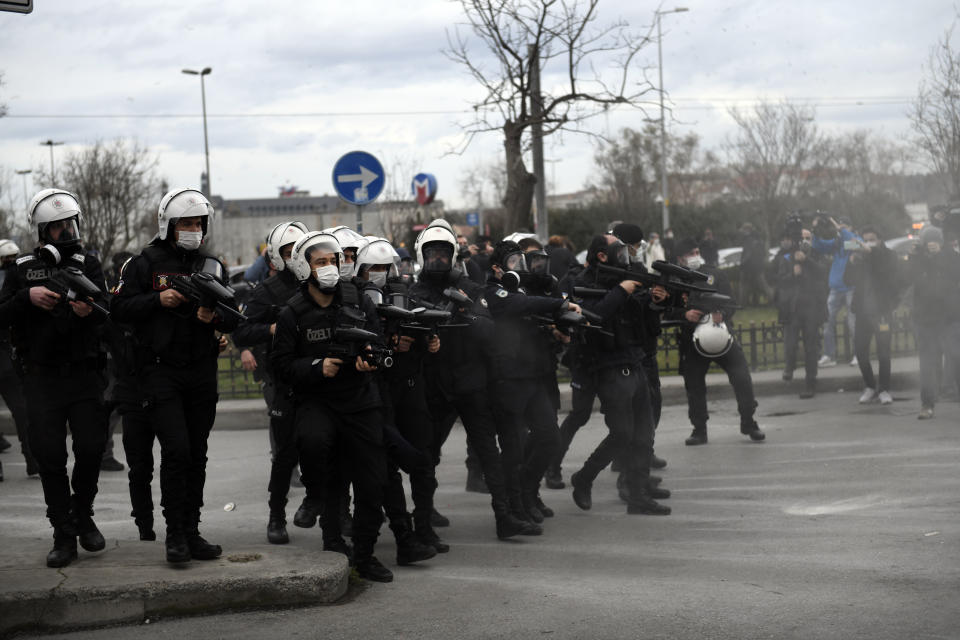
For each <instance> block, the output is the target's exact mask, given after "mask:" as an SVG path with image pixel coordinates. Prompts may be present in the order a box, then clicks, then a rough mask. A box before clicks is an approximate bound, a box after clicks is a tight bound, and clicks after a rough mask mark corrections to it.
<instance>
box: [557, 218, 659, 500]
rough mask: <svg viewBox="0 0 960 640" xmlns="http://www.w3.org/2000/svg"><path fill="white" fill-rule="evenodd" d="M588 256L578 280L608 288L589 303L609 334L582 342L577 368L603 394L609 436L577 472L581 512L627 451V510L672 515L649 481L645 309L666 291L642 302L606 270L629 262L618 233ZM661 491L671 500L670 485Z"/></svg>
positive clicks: (633, 284) (632, 285)
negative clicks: (599, 482) (612, 465)
mask: <svg viewBox="0 0 960 640" xmlns="http://www.w3.org/2000/svg"><path fill="white" fill-rule="evenodd" d="M587 261H588V266H587V268H586V270H584V271H583V273H581V274H580V275H579V276H578V277H577V279H576V280H575V281H574V283H575V284H576V285H577V286H581V287H597V288H602V289H605V290H606V293H605V294H604V295H603V296H602V297H601V296H592V297H587V298H584V301H583V305H584V308H585V309H588V310H590V311H592V312H593V313H596V314H597V315H599V316H600V317H601V318H602V326H603V329H604V330H605V331H606V333H604V334H598V333H591V334H590V335H589V336H587V340H586V342H585V343H584V344H582V345H579V348H578V352H577V357H578V365H577V366H578V369H579V370H580V371H581V376H583V377H584V378H586V379H587V384H589V385H590V387H591V388H593V389H595V390H596V393H597V396H598V397H599V398H600V409H601V411H602V413H603V417H604V422H605V423H606V425H607V428H608V429H609V434H608V435H607V436H606V437H605V438H604V439H603V441H602V442H601V443H600V444H599V445H598V446H597V448H596V449H595V450H594V452H593V453H592V454H590V457H589V458H587V460H586V461H585V462H584V464H583V467H582V468H581V469H580V470H579V471H577V472H575V473H574V474H572V475H571V476H570V484H571V485H573V500H574V502H575V503H576V505H577V506H578V507H580V508H581V509H584V510H589V509H590V508H591V507H592V505H593V498H592V487H593V481H594V480H595V479H596V477H597V475H599V473H600V471H602V470H603V469H604V468H606V466H607V465H608V464H610V462H612V461H613V459H614V457H615V456H620V459H621V465H622V472H623V474H624V482H623V484H624V489H625V491H624V493H625V495H624V497H626V498H627V513H629V514H646V515H669V514H670V508H669V507H667V506H664V505H661V504H659V503H658V502H657V501H656V500H655V499H654V497H653V495H652V492H653V491H654V489H653V487H652V486H651V482H650V465H651V458H652V456H653V440H654V415H653V406H652V403H651V400H650V389H649V386H648V383H647V379H646V374H645V372H644V367H643V359H644V352H643V344H644V342H645V339H646V337H645V332H644V329H643V322H642V311H641V309H642V307H643V306H645V305H647V304H649V303H650V302H651V301H653V302H657V303H659V302H662V301H663V299H664V295H665V293H666V292H662V291H661V292H657V293H654V292H650V293H649V294H643V295H641V296H639V297H640V299H639V300H638V299H637V298H638V294H640V291H639V289H640V286H641V285H640V283H639V282H637V281H636V280H630V279H629V278H623V277H621V276H619V275H617V274H612V275H611V274H604V273H602V272H601V270H600V267H599V265H600V264H609V265H611V266H615V267H621V268H622V267H625V266H626V265H627V264H628V263H629V251H628V249H627V246H626V245H624V244H623V243H622V242H620V241H619V240H617V239H616V237H614V236H612V235H609V236H597V237H595V238H594V239H593V241H592V242H591V244H590V248H589V250H588V254H587ZM656 491H657V492H658V493H659V495H660V496H662V497H669V493H668V492H667V491H666V490H665V489H659V488H657V489H656Z"/></svg>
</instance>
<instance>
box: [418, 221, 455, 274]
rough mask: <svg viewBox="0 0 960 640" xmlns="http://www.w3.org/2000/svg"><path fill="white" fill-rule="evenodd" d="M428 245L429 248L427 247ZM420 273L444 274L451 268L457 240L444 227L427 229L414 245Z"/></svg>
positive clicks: (438, 226)
mask: <svg viewBox="0 0 960 640" xmlns="http://www.w3.org/2000/svg"><path fill="white" fill-rule="evenodd" d="M428 245H429V246H428ZM413 248H414V251H416V253H417V262H418V263H419V264H420V273H421V275H422V274H426V273H440V272H443V273H446V272H449V271H450V269H452V268H453V262H454V259H455V256H456V255H457V238H456V237H455V236H454V235H453V232H452V231H450V229H448V228H447V226H446V225H437V226H431V227H427V228H426V229H424V230H423V231H421V232H420V235H419V236H418V237H417V241H416V243H414V246H413Z"/></svg>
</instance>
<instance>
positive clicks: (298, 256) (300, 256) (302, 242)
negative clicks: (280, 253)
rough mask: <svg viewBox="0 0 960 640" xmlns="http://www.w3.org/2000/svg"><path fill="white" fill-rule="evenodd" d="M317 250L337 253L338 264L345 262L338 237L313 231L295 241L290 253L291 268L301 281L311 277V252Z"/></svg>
mask: <svg viewBox="0 0 960 640" xmlns="http://www.w3.org/2000/svg"><path fill="white" fill-rule="evenodd" d="M317 250H320V251H324V252H326V253H333V254H335V255H336V256H337V265H338V266H339V265H340V264H341V263H343V251H341V250H340V243H339V242H337V237H336V236H334V235H333V234H331V233H324V232H323V231H311V232H309V233H307V234H305V235H304V236H303V237H302V238H300V239H299V240H297V241H296V243H294V245H293V251H292V252H291V254H290V268H291V269H292V270H293V275H294V276H296V278H297V280H299V281H300V282H306V281H307V280H308V279H309V278H310V272H311V269H310V254H312V253H313V252H314V251H317Z"/></svg>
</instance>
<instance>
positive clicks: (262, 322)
mask: <svg viewBox="0 0 960 640" xmlns="http://www.w3.org/2000/svg"><path fill="white" fill-rule="evenodd" d="M298 286H299V283H298V282H297V279H296V277H295V276H294V275H293V272H291V271H290V270H289V269H284V270H283V271H280V272H279V273H277V274H275V275H273V276H271V277H269V278H267V279H266V280H264V281H263V282H262V283H261V284H260V285H259V286H258V287H256V288H255V289H254V290H253V294H252V295H251V296H250V299H249V301H248V302H247V306H246V309H245V314H246V316H247V320H246V322H242V323H240V325H239V326H238V327H237V329H236V331H234V332H233V342H234V344H235V345H237V347H240V348H250V349H251V350H252V351H253V353H254V356H255V357H256V359H257V375H258V377H259V378H260V381H261V384H262V386H263V397H264V400H266V402H267V411H268V412H269V414H270V445H271V446H270V449H271V453H272V456H271V460H270V483H269V485H268V487H267V490H268V491H269V492H270V498H269V501H268V505H269V507H270V524H269V525H268V527H267V528H268V537H269V538H270V541H271V542H274V543H286V542H287V541H288V537H287V535H286V529H285V527H284V525H285V524H286V514H285V509H286V506H287V494H288V493H289V492H290V477H291V475H292V473H293V471H294V469H296V467H297V463H298V462H299V452H298V450H297V440H296V431H295V423H294V416H293V398H292V395H291V391H290V387H289V386H288V385H286V384H283V383H280V382H279V381H278V380H277V379H276V374H275V372H274V370H273V365H272V363H271V361H270V352H271V349H272V346H273V335H271V333H270V326H271V325H272V324H274V323H275V322H276V321H277V318H278V316H279V315H280V310H281V309H282V308H283V307H284V306H285V305H286V303H287V300H289V299H290V298H291V297H292V296H293V295H294V294H295V293H296V292H297V289H298ZM306 494H307V496H306V500H308V501H315V502H319V501H320V500H321V497H320V496H321V494H322V492H321V491H319V490H318V489H317V488H315V487H312V486H308V487H306ZM281 530H282V531H281ZM271 531H274V533H273V534H271ZM271 536H272V537H271Z"/></svg>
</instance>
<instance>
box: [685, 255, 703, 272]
mask: <svg viewBox="0 0 960 640" xmlns="http://www.w3.org/2000/svg"><path fill="white" fill-rule="evenodd" d="M686 263H687V269H692V270H693V271H697V270H698V269H700V267H702V266H703V264H704V263H703V258H701V257H700V256H690V257H689V258H687V259H686Z"/></svg>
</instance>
